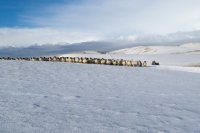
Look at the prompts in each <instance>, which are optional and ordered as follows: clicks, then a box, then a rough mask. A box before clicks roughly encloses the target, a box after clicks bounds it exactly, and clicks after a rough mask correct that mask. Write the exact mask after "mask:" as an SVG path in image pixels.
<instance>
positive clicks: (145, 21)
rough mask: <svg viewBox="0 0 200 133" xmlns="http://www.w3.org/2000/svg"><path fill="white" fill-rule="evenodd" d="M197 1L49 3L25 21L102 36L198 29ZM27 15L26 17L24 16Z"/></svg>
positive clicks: (134, 0) (199, 25)
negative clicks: (50, 4)
mask: <svg viewBox="0 0 200 133" xmlns="http://www.w3.org/2000/svg"><path fill="white" fill-rule="evenodd" d="M199 5H200V1H199V0H190V1H182V0H176V1H174V0H167V1H157V0H151V1H146V0H126V1H121V0H101V1H93V0H86V1H84V2H82V3H80V4H66V5H65V4H62V5H52V6H49V7H47V8H44V11H43V10H42V11H41V12H39V13H38V12H37V14H40V15H36V14H35V13H32V14H31V15H29V16H31V17H27V19H26V20H27V22H28V23H32V24H33V25H36V26H46V27H62V28H66V29H70V30H77V31H80V32H86V31H87V32H89V33H92V34H95V35H101V36H105V37H114V38H115V37H116V38H117V37H119V36H124V35H129V34H134V35H147V34H162V35H164V34H168V33H171V32H176V31H192V30H198V29H200V24H199V21H200V14H199V12H200V8H199ZM25 18H26V17H25Z"/></svg>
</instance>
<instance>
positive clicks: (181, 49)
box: [109, 43, 200, 55]
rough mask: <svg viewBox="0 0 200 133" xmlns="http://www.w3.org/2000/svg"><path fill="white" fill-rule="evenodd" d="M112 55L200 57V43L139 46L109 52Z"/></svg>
mask: <svg viewBox="0 0 200 133" xmlns="http://www.w3.org/2000/svg"><path fill="white" fill-rule="evenodd" d="M109 53H110V54H195V55H200V43H188V44H183V45H175V46H171V45H170V46H138V47H132V48H125V49H120V50H116V51H112V52H109Z"/></svg>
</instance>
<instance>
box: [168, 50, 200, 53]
mask: <svg viewBox="0 0 200 133" xmlns="http://www.w3.org/2000/svg"><path fill="white" fill-rule="evenodd" d="M193 52H200V50H193V51H186V52H176V53H171V54H188V53H193Z"/></svg>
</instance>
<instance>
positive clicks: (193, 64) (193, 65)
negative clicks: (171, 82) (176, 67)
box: [186, 63, 200, 67]
mask: <svg viewBox="0 0 200 133" xmlns="http://www.w3.org/2000/svg"><path fill="white" fill-rule="evenodd" d="M186 67H200V63H192V64H189V65H186Z"/></svg>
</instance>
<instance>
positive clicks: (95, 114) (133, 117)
mask: <svg viewBox="0 0 200 133" xmlns="http://www.w3.org/2000/svg"><path fill="white" fill-rule="evenodd" d="M92 55H93V57H94V56H95V57H101V56H104V57H105V58H110V57H111V56H113V57H112V58H125V59H140V60H148V62H149V61H152V59H156V61H157V60H158V61H159V62H160V63H161V65H160V66H156V67H154V66H151V65H149V64H148V67H141V68H140V67H123V66H108V65H95V64H78V63H61V62H28V61H0V73H1V74H0V132H15V133H22V132H29V133H35V132H37V133H42V132H53V133H56V132H58V133H66V132H80V133H84V132H85V133H88V132H91V133H93V132H113V133H116V132H127V133H128V132H130V133H132V132H144V133H146V132H152V133H155V132H160V133H162V132H181V133H184V132H185V133H188V132H192V133H197V132H200V89H199V88H200V84H199V79H200V74H199V72H200V71H199V67H185V66H184V65H188V64H191V63H198V62H199V56H197V55H157V56H156V55H111V54H105V55H102V54H101V55H100V54H97V55H95V54H91V55H90V54H84V55H79V56H83V57H84V56H92ZM62 56H63V55H62ZM65 56H77V55H72V54H71V55H65Z"/></svg>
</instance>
